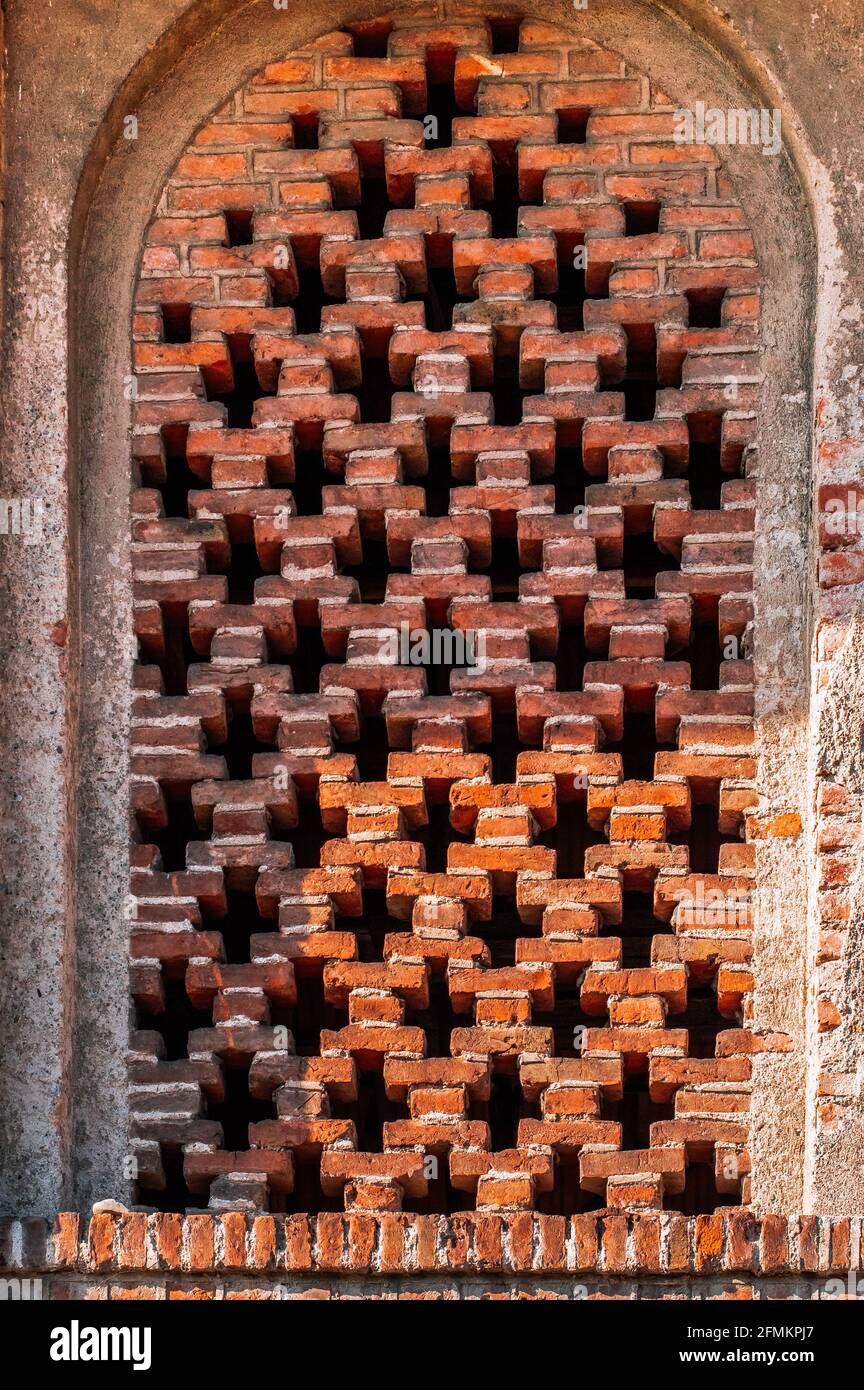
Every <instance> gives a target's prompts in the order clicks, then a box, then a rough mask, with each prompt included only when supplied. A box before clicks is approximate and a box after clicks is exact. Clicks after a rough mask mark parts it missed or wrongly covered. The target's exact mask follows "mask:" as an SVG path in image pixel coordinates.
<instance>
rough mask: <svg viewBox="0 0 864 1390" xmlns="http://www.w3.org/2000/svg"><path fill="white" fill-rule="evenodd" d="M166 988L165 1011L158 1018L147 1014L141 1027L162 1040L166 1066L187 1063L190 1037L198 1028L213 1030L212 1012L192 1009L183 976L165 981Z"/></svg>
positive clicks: (155, 1015) (157, 1015)
mask: <svg viewBox="0 0 864 1390" xmlns="http://www.w3.org/2000/svg"><path fill="white" fill-rule="evenodd" d="M164 987H165V1008H164V1010H163V1011H162V1013H159V1014H144V1015H143V1019H142V1026H143V1027H145V1028H147V1029H148V1030H149V1031H152V1032H154V1033H158V1034H159V1036H160V1037H161V1038H162V1041H163V1042H164V1044H165V1060H166V1061H167V1062H174V1061H185V1060H186V1058H187V1056H188V1053H187V1050H186V1049H187V1043H188V1041H189V1034H190V1033H191V1032H194V1030H195V1029H196V1028H209V1027H210V1022H211V1019H210V1010H209V1009H196V1008H194V1007H193V1005H192V1003H191V1001H190V999H189V996H188V994H187V993H186V987H185V984H184V981H183V978H182V976H181V978H180V979H170V978H169V979H166V980H165V982H164Z"/></svg>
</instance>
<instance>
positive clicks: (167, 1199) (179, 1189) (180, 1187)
mask: <svg viewBox="0 0 864 1390" xmlns="http://www.w3.org/2000/svg"><path fill="white" fill-rule="evenodd" d="M184 1056H185V1052H184ZM162 1168H163V1171H164V1173H165V1186H164V1187H160V1188H155V1187H146V1186H145V1185H144V1183H143V1182H140V1183H139V1184H138V1186H139V1196H140V1200H141V1202H142V1203H143V1204H144V1205H146V1206H148V1207H152V1208H153V1209H154V1210H155V1211H185V1209H186V1207H187V1206H189V1205H190V1195H189V1190H188V1188H187V1187H186V1183H185V1182H184V1180H183V1154H182V1153H181V1151H180V1149H179V1148H171V1147H170V1146H169V1145H167V1144H163V1145H162Z"/></svg>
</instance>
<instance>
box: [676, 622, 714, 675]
mask: <svg viewBox="0 0 864 1390" xmlns="http://www.w3.org/2000/svg"><path fill="white" fill-rule="evenodd" d="M678 657H679V660H681V661H686V662H688V664H689V666H690V688H691V690H719V688H720V667H721V665H722V662H723V651H722V648H721V646H720V635H719V632H718V630H717V626H716V624H715V623H699V624H697V625H696V626H694V628H693V640H692V642H691V643H690V645H689V646H688V647H684V648H683V649H682V650H681V651H680V652H679V653H678Z"/></svg>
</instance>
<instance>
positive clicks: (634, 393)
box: [618, 324, 657, 420]
mask: <svg viewBox="0 0 864 1390" xmlns="http://www.w3.org/2000/svg"><path fill="white" fill-rule="evenodd" d="M625 331H626V333H627V375H626V376H625V378H624V381H623V382H622V383H621V385H620V387H619V388H618V389H619V390H621V391H623V392H624V418H625V420H653V419H654V412H655V409H656V406H657V334H656V332H655V329H654V325H653V324H640V325H639V326H638V329H637V328H636V327H635V326H634V327H632V328H626V329H625Z"/></svg>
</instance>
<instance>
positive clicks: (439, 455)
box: [131, 14, 800, 1269]
mask: <svg viewBox="0 0 864 1390" xmlns="http://www.w3.org/2000/svg"><path fill="white" fill-rule="evenodd" d="M430 117H431V118H432V119H431V120H430V119H429V118H430ZM673 124H674V122H673V105H672V104H671V103H670V101H669V99H668V98H667V97H666V96H665V95H664V94H663V93H662V92H659V91H656V90H652V87H651V85H650V83H649V81H648V79H647V78H646V77H644V76H642V75H639V74H635V73H633V72H632V71H630V69H629V68H628V67H626V66H625V64H624V63H623V62H622V60H621V59H620V58H619V57H618V56H617V55H615V54H613V53H610V52H607V51H605V50H603V49H601V48H599V47H598V46H597V45H596V44H593V43H591V42H589V41H587V40H578V39H576V38H574V37H573V35H571V34H569V33H567V32H565V31H562V30H558V29H556V28H554V27H552V26H550V25H549V24H546V23H541V22H538V21H533V20H526V21H524V22H523V23H522V24H521V25H518V24H514V23H512V22H503V21H496V22H492V23H490V22H487V21H485V20H483V19H482V18H478V17H477V15H476V14H471V15H467V16H466V17H465V18H464V19H463V18H459V17H458V16H456V17H453V18H451V20H450V21H449V22H447V23H445V24H440V23H437V22H434V21H433V20H431V19H425V18H423V17H420V18H414V19H412V20H410V21H406V22H404V23H401V22H400V23H398V24H396V25H395V26H394V25H392V24H391V23H390V21H384V20H382V21H376V22H373V23H369V24H362V25H357V26H354V27H353V28H352V29H350V30H343V31H340V32H339V33H335V34H329V35H326V36H325V37H324V38H322V39H321V40H319V41H318V42H317V43H315V44H313V45H312V46H310V47H309V48H308V49H307V50H304V51H303V52H300V53H296V54H293V55H291V56H290V57H288V58H286V59H284V60H281V61H276V62H273V63H272V64H271V65H269V66H268V67H267V68H266V69H265V70H264V71H263V72H262V73H260V74H258V75H257V76H256V77H254V78H253V79H252V80H251V82H249V83H248V84H247V85H246V86H245V87H244V88H243V89H241V90H240V91H239V92H238V93H237V94H236V96H235V97H234V99H233V100H232V101H231V102H229V103H228V104H227V105H226V106H225V107H223V108H222V109H221V110H219V111H218V112H216V113H215V114H214V115H213V116H212V118H210V119H209V120H208V121H207V123H206V124H205V125H204V126H203V127H202V128H201V129H200V130H199V131H198V134H197V135H196V137H195V139H194V141H193V142H192V144H191V145H190V147H189V148H188V149H187V151H186V152H185V153H184V155H183V157H182V158H181V160H180V161H179V163H178V165H177V168H176V170H175V173H174V175H173V177H172V178H171V180H170V182H169V184H168V186H167V187H166V189H165V192H164V194H163V196H162V199H161V201H160V205H159V208H158V211H157V214H156V216H155V217H154V220H153V222H152V224H151V226H150V228H149V231H148V235H147V244H146V248H145V251H144V255H143V259H142V268H141V277H140V281H139V285H138V293H137V300H136V311H135V319H134V326H133V335H134V362H135V369H136V377H135V390H134V420H135V428H134V441H133V455H134V466H135V469H136V471H137V474H138V476H139V480H140V484H141V485H140V487H139V488H138V489H137V490H136V492H135V493H134V497H133V552H134V558H135V564H136V578H135V625H136V635H137V638H138V644H139V651H140V665H139V666H138V668H137V671H136V677H135V692H134V704H133V747H132V755H131V756H132V776H133V791H134V798H133V811H134V818H133V821H134V841H135V842H134V845H133V852H132V858H133V870H132V884H131V887H132V894H133V901H134V907H133V912H132V922H131V957H132V966H131V974H132V991H133V997H134V1000H135V1007H136V1016H137V1031H136V1033H135V1034H134V1037H133V1040H132V1064H131V1078H132V1091H131V1097H132V1110H133V1112H134V1115H133V1136H132V1152H133V1156H134V1158H135V1161H136V1164H137V1172H138V1179H139V1197H140V1200H141V1202H142V1203H144V1204H146V1205H156V1206H161V1207H163V1208H165V1209H166V1210H169V1211H170V1210H177V1209H180V1210H182V1209H184V1208H188V1207H192V1208H194V1207H195V1205H196V1204H201V1205H206V1204H207V1203H208V1202H209V1204H210V1206H211V1207H212V1208H213V1209H215V1210H216V1211H220V1210H224V1209H226V1208H238V1209H240V1210H241V1211H247V1212H260V1211H263V1210H267V1209H268V1208H269V1210H271V1211H274V1212H283V1211H287V1212H298V1213H306V1212H311V1213H315V1212H328V1211H331V1212H336V1211H338V1210H340V1209H341V1208H342V1207H343V1204H344V1206H345V1207H346V1208H347V1209H348V1211H349V1212H350V1213H354V1214H363V1213H390V1214H391V1217H392V1219H393V1220H396V1215H395V1214H396V1213H398V1212H399V1211H400V1210H401V1209H402V1208H404V1209H405V1210H406V1211H411V1212H415V1213H418V1220H419V1219H420V1217H424V1218H428V1220H429V1221H432V1222H435V1221H438V1219H439V1216H440V1218H441V1219H444V1218H445V1217H449V1216H451V1215H452V1214H453V1213H459V1212H460V1211H465V1212H466V1216H465V1218H464V1219H465V1220H468V1219H469V1217H468V1215H467V1213H468V1212H470V1211H471V1210H472V1209H474V1208H476V1210H477V1212H478V1214H479V1213H485V1214H488V1217H489V1220H490V1221H492V1220H493V1219H494V1221H498V1222H499V1223H500V1221H501V1220H502V1219H503V1220H504V1221H505V1222H510V1221H516V1220H517V1218H516V1217H515V1216H513V1213H514V1212H519V1213H523V1214H524V1219H525V1220H527V1221H528V1222H529V1223H530V1221H531V1220H532V1218H531V1217H530V1215H528V1213H530V1212H531V1211H536V1212H538V1213H540V1214H542V1215H544V1216H545V1217H546V1218H548V1220H549V1221H555V1222H557V1223H558V1224H556V1225H554V1226H550V1227H548V1229H549V1230H550V1231H551V1230H553V1229H554V1231H555V1232H559V1233H563V1231H564V1224H563V1222H564V1218H569V1217H570V1216H571V1214H573V1213H586V1214H587V1213H589V1212H591V1211H594V1210H606V1209H610V1208H611V1209H613V1210H615V1209H619V1210H620V1209H624V1210H626V1211H640V1210H645V1209H648V1210H650V1209H657V1208H661V1207H664V1206H665V1207H666V1208H670V1209H672V1210H673V1211H674V1210H677V1211H678V1212H681V1213H689V1214H691V1215H695V1214H698V1213H711V1212H713V1211H714V1210H715V1209H717V1208H719V1207H722V1206H724V1205H731V1206H737V1205H738V1204H740V1203H742V1202H743V1203H745V1204H746V1202H747V1200H748V1189H749V1181H748V1172H749V1158H748V1152H747V1137H748V1103H749V1082H750V1068H751V1061H750V1059H751V1056H752V1054H753V1052H754V1051H757V1050H761V1049H782V1048H784V1047H786V1046H788V1040H787V1039H785V1038H784V1037H782V1036H776V1035H774V1036H770V1035H769V1036H764V1035H761V1034H756V1033H754V1032H753V1031H751V1030H750V1028H749V1027H748V1021H749V1018H750V1005H751V996H752V989H753V976H752V973H751V969H752V963H751V950H750V934H749V928H750V921H751V888H752V883H753V872H754V865H755V861H754V852H755V845H754V842H755V841H758V839H759V838H760V837H762V836H764V835H765V834H781V835H784V834H788V833H790V832H791V833H795V832H796V831H797V829H798V826H791V825H789V824H786V822H785V821H784V822H783V823H782V824H775V823H774V822H773V821H772V822H771V823H769V824H767V825H766V824H765V823H764V821H762V820H760V817H759V809H760V803H759V789H758V781H757V777H756V770H757V762H756V754H757V752H758V750H757V748H756V747H755V745H754V737H753V729H752V714H753V676H752V660H751V658H752V650H751V647H752V621H753V607H752V599H751V569H750V566H751V563H752V533H753V524H754V505H755V503H754V487H753V482H752V480H751V478H750V477H749V474H750V473H751V471H752V470H753V465H754V439H755V430H756V412H757V406H758V395H759V380H760V375H759V337H758V317H759V272H758V268H757V265H756V262H755V259H754V254H753V243H752V238H751V236H750V233H749V231H748V229H747V227H746V226H745V225H744V219H743V215H742V213H741V210H740V208H739V206H738V205H737V203H736V200H735V194H734V190H733V188H732V186H731V183H730V180H729V179H728V177H727V175H726V174H725V173H724V172H723V170H722V168H721V167H720V165H719V163H718V161H717V159H716V158H715V156H714V153H713V151H712V150H711V149H709V148H707V147H704V146H681V145H678V144H676V143H675V142H674V141H673V138H672V135H673ZM424 634H425V636H424ZM457 638H458V639H459V642H461V644H462V645H461V646H460V645H459V643H457V641H456V639H457ZM435 641H438V642H439V643H440V649H443V651H444V654H445V660H444V661H443V662H440V661H436V660H434V659H433V660H432V661H428V662H426V663H423V662H420V663H419V664H418V662H417V661H416V660H415V657H416V656H418V655H419V656H423V655H426V656H428V655H429V654H430V652H431V654H432V656H433V657H434V655H435V651H436V649H435V646H434V643H435ZM424 642H425V643H426V650H425V651H424ZM440 649H439V650H440ZM454 652H455V654H456V660H455V661H454V660H453V657H454ZM460 653H461V656H462V658H463V659H462V660H459V656H460ZM478 653H479V655H480V657H481V658H482V659H481V660H479V661H478V660H476V658H477V656H478ZM448 654H449V658H450V659H449V660H447V659H446V657H447V655H448ZM394 656H395V661H394ZM799 824H800V823H799ZM302 1219H303V1220H304V1221H305V1220H306V1217H305V1216H303V1218H302ZM334 1219H335V1218H334ZM358 1219H359V1218H358ZM364 1219H365V1218H364ZM370 1219H371V1218H370ZM383 1219H384V1218H383V1217H379V1216H375V1218H374V1220H375V1221H378V1220H383ZM399 1219H400V1220H401V1218H399ZM453 1219H454V1220H455V1219H456V1218H455V1217H453ZM460 1219H461V1218H460ZM478 1219H479V1215H478ZM484 1219H485V1217H484ZM518 1219H520V1220H521V1219H522V1218H521V1217H520V1218H518ZM682 1220H683V1217H682ZM268 1229H269V1228H268ZM334 1229H335V1227H334ZM340 1229H341V1227H340ZM358 1229H359V1228H358ZM364 1229H365V1228H364ZM369 1229H370V1230H371V1227H370V1228H369ZM394 1229H395V1227H394ZM399 1229H403V1228H402V1227H400V1228H399ZM476 1229H480V1228H479V1227H478V1228H476ZM483 1229H484V1230H485V1229H487V1228H486V1227H485V1226H484V1227H483ZM488 1229H489V1230H492V1229H493V1227H492V1226H490V1227H489V1228H488ZM494 1229H500V1224H499V1227H495V1228H494ZM514 1229H515V1228H514ZM520 1229H521V1228H520ZM525 1229H526V1230H527V1229H528V1228H527V1227H525ZM544 1229H545V1228H544ZM622 1229H623V1228H622ZM634 1229H636V1228H634ZM638 1229H640V1230H641V1229H644V1230H646V1231H647V1230H648V1229H649V1227H647V1226H645V1227H644V1228H642V1227H640V1228H638ZM650 1229H652V1230H654V1231H656V1230H659V1229H660V1228H659V1227H656V1226H655V1227H652V1228H650ZM680 1229H682V1230H683V1229H684V1227H680ZM340 1239H341V1237H340ZM366 1239H368V1235H367V1236H364V1240H366ZM400 1239H401V1237H400ZM484 1239H485V1237H484ZM555 1239H556V1240H557V1239H559V1236H558V1235H557V1234H556V1236H555ZM561 1239H563V1234H562V1235H561ZM639 1258H640V1259H641V1256H640V1257H639ZM645 1258H646V1260H647V1259H648V1256H647V1255H646V1256H645ZM652 1258H653V1257H652ZM397 1266H398V1261H397ZM646 1267H650V1268H652V1269H653V1268H654V1266H653V1265H646ZM724 1268H725V1266H724Z"/></svg>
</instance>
